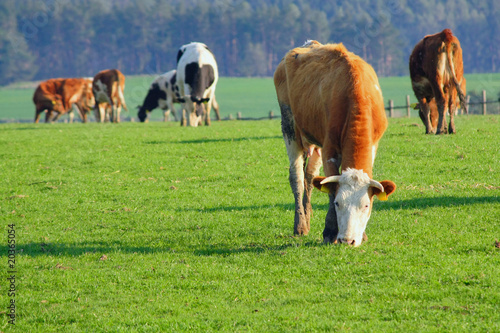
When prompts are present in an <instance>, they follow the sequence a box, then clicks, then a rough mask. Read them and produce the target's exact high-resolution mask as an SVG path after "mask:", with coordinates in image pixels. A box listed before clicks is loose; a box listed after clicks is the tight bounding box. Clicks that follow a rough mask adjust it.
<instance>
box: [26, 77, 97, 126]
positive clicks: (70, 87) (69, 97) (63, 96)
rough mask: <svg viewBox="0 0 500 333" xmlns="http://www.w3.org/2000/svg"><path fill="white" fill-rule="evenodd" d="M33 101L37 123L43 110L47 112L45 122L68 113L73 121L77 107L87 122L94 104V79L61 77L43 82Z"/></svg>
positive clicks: (55, 119) (37, 89) (83, 119)
mask: <svg viewBox="0 0 500 333" xmlns="http://www.w3.org/2000/svg"><path fill="white" fill-rule="evenodd" d="M33 102H34V103H35V109H36V111H35V123H38V121H39V119H40V114H41V113H42V112H46V115H45V122H49V121H53V122H54V121H57V119H58V118H59V117H60V116H61V115H63V114H65V113H68V114H69V118H70V122H71V123H72V122H73V118H74V115H73V109H74V108H76V109H77V111H78V114H79V115H80V118H81V119H82V121H83V122H87V113H88V112H89V111H90V109H91V108H93V106H94V96H93V95H92V79H91V78H68V79H61V78H59V79H49V80H47V81H44V82H41V83H40V84H39V85H38V87H37V88H36V90H35V93H34V95H33ZM54 112H55V115H54V117H53V118H52V115H53V113H54Z"/></svg>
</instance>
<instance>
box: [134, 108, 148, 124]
mask: <svg viewBox="0 0 500 333" xmlns="http://www.w3.org/2000/svg"><path fill="white" fill-rule="evenodd" d="M137 110H138V111H139V112H137V117H138V118H139V120H140V121H141V123H144V122H146V123H147V122H148V113H149V112H148V110H146V108H145V107H143V106H141V105H137Z"/></svg>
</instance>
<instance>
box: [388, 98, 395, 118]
mask: <svg viewBox="0 0 500 333" xmlns="http://www.w3.org/2000/svg"><path fill="white" fill-rule="evenodd" d="M389 117H391V118H393V117H394V101H393V100H392V99H390V100H389Z"/></svg>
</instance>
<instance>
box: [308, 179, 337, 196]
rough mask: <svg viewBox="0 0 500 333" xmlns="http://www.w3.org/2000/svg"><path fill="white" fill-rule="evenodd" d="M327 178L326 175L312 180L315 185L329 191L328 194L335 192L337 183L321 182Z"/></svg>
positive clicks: (325, 191) (323, 190)
mask: <svg viewBox="0 0 500 333" xmlns="http://www.w3.org/2000/svg"><path fill="white" fill-rule="evenodd" d="M325 179H326V177H314V178H313V181H312V183H313V186H314V187H316V188H317V189H318V190H320V191H321V192H324V193H328V194H330V193H335V190H336V187H337V183H326V184H321V182H322V181H323V180H325Z"/></svg>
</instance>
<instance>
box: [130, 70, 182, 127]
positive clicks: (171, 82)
mask: <svg viewBox="0 0 500 333" xmlns="http://www.w3.org/2000/svg"><path fill="white" fill-rule="evenodd" d="M176 73H177V71H176V70H175V69H173V70H171V71H169V72H166V73H165V74H162V75H160V76H158V77H157V78H156V79H155V80H154V81H153V83H151V87H150V88H149V90H148V93H147V95H146V97H145V98H144V102H143V103H142V105H140V106H139V112H138V114H137V116H138V117H139V120H140V121H141V122H144V121H147V118H148V114H149V113H150V112H151V111H153V110H154V109H156V108H158V107H159V108H160V109H162V110H164V118H163V121H168V118H169V115H170V111H172V114H173V115H174V118H175V120H176V121H177V111H176V110H175V108H174V103H180V102H179V100H177V97H176V96H175V86H176Z"/></svg>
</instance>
